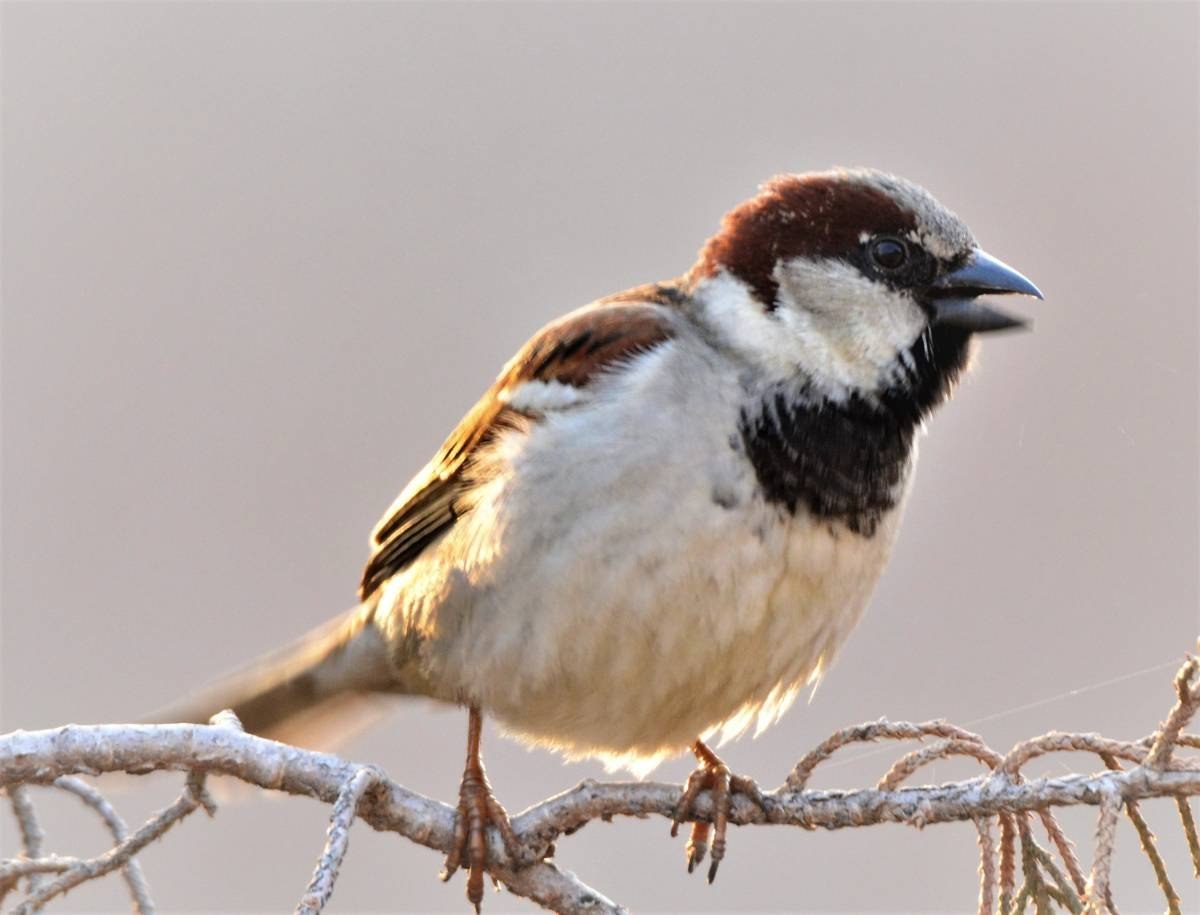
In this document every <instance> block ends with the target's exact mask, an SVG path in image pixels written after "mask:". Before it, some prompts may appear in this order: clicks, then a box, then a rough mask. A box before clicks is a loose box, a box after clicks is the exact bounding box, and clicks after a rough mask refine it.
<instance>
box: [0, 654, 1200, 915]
mask: <svg viewBox="0 0 1200 915" xmlns="http://www.w3.org/2000/svg"><path fill="white" fill-rule="evenodd" d="M1197 669H1198V665H1197V664H1196V662H1195V661H1193V660H1191V659H1189V660H1188V662H1187V663H1186V664H1185V665H1184V667H1183V669H1182V670H1181V671H1180V674H1179V676H1178V677H1177V678H1176V683H1175V685H1176V694H1177V702H1176V705H1175V707H1174V708H1173V709H1172V710H1171V712H1170V713H1169V714H1168V716H1167V718H1166V719H1165V720H1164V722H1163V724H1162V725H1160V727H1159V729H1158V730H1156V731H1155V732H1154V733H1153V734H1151V735H1150V736H1148V737H1146V738H1142V739H1141V740H1135V741H1119V740H1111V739H1108V738H1104V737H1100V736H1099V735H1094V734H1066V733H1059V732H1055V733H1052V734H1047V735H1044V736H1042V737H1037V738H1033V739H1032V740H1028V741H1024V742H1022V743H1020V744H1018V745H1017V746H1015V747H1013V748H1012V749H1011V750H1010V751H1009V752H1008V753H1007V754H999V753H997V752H995V751H994V750H992V749H991V748H989V747H987V745H986V744H985V743H984V742H983V739H982V738H981V737H979V736H978V735H976V734H972V733H971V732H969V731H964V730H962V729H961V728H957V727H955V726H953V725H949V724H947V723H945V722H926V723H924V724H910V723H905V722H897V723H892V722H887V721H877V722H871V723H869V724H864V725H859V726H856V727H853V728H847V729H845V730H843V731H839V732H838V733H837V734H834V735H833V736H832V737H830V738H829V739H828V740H826V741H825V742H824V743H822V744H821V745H820V746H818V747H817V748H816V749H815V750H813V751H812V752H811V753H809V754H808V755H807V756H805V757H804V758H803V759H802V760H801V761H800V762H799V763H798V764H797V765H796V767H795V768H794V769H793V770H792V772H791V773H790V775H789V776H788V779H787V781H786V782H785V783H784V784H783V785H782V786H780V788H779V789H778V790H776V791H774V792H768V793H766V794H765V796H764V798H763V802H762V803H761V804H759V803H756V802H752V801H750V800H749V799H747V798H743V797H741V796H740V795H739V796H735V798H734V803H733V808H732V811H731V813H730V822H732V823H735V824H742V825H746V824H754V823H772V824H777V825H791V826H798V827H802V828H805V829H813V828H824V829H843V828H850V827H862V826H869V825H874V824H878V823H901V824H906V825H911V826H916V827H918V828H920V827H925V826H930V825H933V824H936V823H943V822H949V821H972V822H974V824H975V826H976V828H977V830H978V835H979V848H980V896H979V911H980V912H981V913H986V912H993V911H999V912H1001V913H1002V915H1008V913H1011V912H1014V911H1019V910H1022V909H1024V908H1025V906H1026V905H1027V904H1028V903H1030V902H1033V903H1034V905H1035V908H1036V909H1037V910H1038V911H1039V912H1041V911H1049V910H1050V907H1052V906H1058V907H1059V908H1060V909H1062V910H1065V911H1072V912H1079V911H1088V912H1106V913H1111V912H1115V908H1114V907H1113V901H1112V888H1111V879H1110V874H1111V862H1112V856H1113V849H1114V843H1115V834H1116V829H1117V821H1118V819H1119V813H1120V811H1121V809H1125V810H1126V811H1127V812H1130V814H1131V818H1132V820H1133V822H1134V824H1135V826H1138V824H1139V822H1141V823H1142V825H1143V826H1144V821H1141V820H1140V815H1139V814H1138V813H1137V805H1136V802H1137V801H1140V800H1146V799H1151V798H1162V797H1166V798H1172V799H1174V800H1175V801H1176V802H1178V803H1179V805H1180V808H1179V809H1180V814H1181V817H1182V823H1183V827H1184V832H1185V835H1186V841H1187V842H1188V844H1189V847H1192V848H1193V852H1194V853H1195V848H1194V846H1195V844H1196V840H1195V838H1194V835H1195V833H1194V823H1193V821H1192V819H1191V814H1190V811H1189V810H1188V808H1187V804H1186V798H1188V797H1189V796H1192V795H1196V794H1200V757H1197V756H1196V755H1195V754H1188V753H1180V752H1178V751H1179V750H1180V749H1188V748H1195V747H1196V746H1197V744H1198V741H1197V738H1196V737H1195V735H1192V734H1187V733H1184V731H1185V728H1186V727H1187V726H1188V724H1189V723H1190V721H1191V719H1192V717H1193V715H1194V714H1195V712H1196V710H1197V708H1198V707H1200V686H1198V685H1197V684H1196V682H1194V681H1195V680H1196V674H1197ZM929 738H936V742H931V743H928V744H924V745H922V746H921V747H919V748H918V749H916V750H914V751H911V752H909V753H907V754H905V755H903V756H902V757H901V758H900V759H899V761H898V762H896V763H895V764H894V765H893V766H892V767H890V768H889V770H888V771H887V772H886V774H884V775H883V777H882V778H881V779H880V780H879V782H878V784H877V786H876V787H875V788H869V789H862V790H856V791H816V790H809V789H807V783H808V781H809V779H810V777H811V776H812V774H813V772H814V771H815V770H816V769H817V768H818V767H819V766H820V764H821V763H822V762H823V761H825V760H826V759H828V758H829V757H830V756H831V755H832V754H833V753H835V752H836V751H837V750H838V749H839V748H841V747H844V746H846V745H848V744H851V743H855V742H861V741H875V740H884V739H887V740H910V741H911V740H918V741H919V740H923V739H929ZM1062 751H1072V752H1080V751H1083V752H1087V753H1090V754H1093V755H1095V756H1099V757H1100V759H1101V760H1102V761H1103V762H1104V763H1105V768H1103V769H1101V770H1099V771H1095V772H1090V773H1080V774H1073V775H1066V776H1061V777H1054V778H1038V779H1026V778H1025V777H1024V776H1023V774H1022V768H1023V767H1024V766H1025V765H1026V764H1027V763H1028V762H1029V761H1030V760H1032V759H1035V758H1037V757H1039V756H1041V755H1044V754H1046V753H1052V752H1062ZM952 755H965V756H969V757H973V758H975V759H978V760H979V761H980V762H981V763H983V765H984V766H986V767H987V770H988V771H987V772H985V773H984V774H981V775H980V776H978V777H976V778H972V779H967V780H964V781H960V782H954V783H951V784H943V785H933V786H930V785H925V786H919V787H916V786H906V785H904V784H903V783H904V782H905V781H906V780H907V779H909V778H911V777H912V776H913V775H914V774H915V773H916V772H918V771H919V770H920V769H921V767H923V766H925V765H927V764H928V763H930V762H932V761H934V760H937V759H942V758H945V757H948V756H952ZM1118 759H1119V760H1124V761H1126V762H1128V763H1131V765H1129V766H1128V767H1127V768H1125V769H1121V768H1120V767H1119V766H1118V765H1117V763H1116V760H1118ZM162 770H176V771H179V772H183V773H186V774H187V785H186V787H185V789H184V792H183V794H182V795H181V796H180V798H179V799H178V800H177V801H176V802H175V804H173V805H171V807H169V808H168V809H167V810H165V811H162V812H161V813H159V814H157V815H155V817H152V818H151V820H150V821H148V822H147V823H146V824H145V825H143V826H142V827H141V828H139V829H138V830H136V831H135V832H134V833H133V834H131V835H130V834H127V830H126V829H125V827H124V824H123V823H122V822H121V820H120V818H119V816H117V815H116V813H115V811H114V810H112V808H111V806H108V805H107V802H105V801H104V800H103V798H102V797H101V796H100V795H99V793H98V792H96V790H95V789H94V788H91V786H89V785H87V784H86V783H85V782H82V781H80V780H79V779H78V778H77V776H80V775H103V774H104V773H108V772H127V773H133V774H140V773H146V772H152V771H162ZM211 773H217V774H222V775H229V776H233V777H236V778H239V779H241V780H242V781H245V782H248V783H250V784H253V785H257V786H259V787H261V788H265V789H268V790H274V791H282V792H286V793H290V794H296V795H304V796H308V797H313V798H316V799H318V800H321V801H323V802H325V803H328V804H330V805H332V807H333V810H332V815H331V819H330V825H329V829H328V832H327V837H326V843H325V848H324V850H323V852H322V854H321V856H320V858H319V860H318V862H317V866H316V868H315V870H314V872H313V875H312V878H311V880H310V882H309V884H308V887H307V889H306V890H305V891H304V894H303V896H302V898H301V902H300V904H299V905H298V907H297V912H301V913H305V915H318V913H320V912H321V911H322V909H323V907H324V905H325V904H326V902H327V901H328V899H329V898H330V896H331V894H332V893H333V891H334V887H335V883H336V880H337V874H338V869H339V867H340V865H341V862H342V860H343V859H344V856H345V854H346V850H347V845H348V836H349V832H350V828H351V824H352V822H353V821H354V820H355V819H356V818H357V819H361V820H363V821H364V822H365V823H367V824H368V825H370V826H372V827H373V828H375V829H377V830H383V831H389V832H395V833H398V834H399V835H402V836H404V837H406V838H408V839H410V840H411V841H413V842H415V843H417V844H419V845H423V846H425V847H427V848H431V849H436V850H437V851H440V852H443V853H444V852H446V851H448V850H449V849H450V847H451V844H452V842H453V841H454V816H455V811H454V808H453V807H450V806H448V805H446V804H443V803H441V802H439V801H436V800H433V799H431V798H427V797H423V796H422V795H420V794H417V793H415V792H413V791H410V790H408V789H407V788H404V787H403V786H401V785H397V784H395V783H394V782H392V781H390V780H389V779H388V778H387V776H386V775H385V774H384V773H383V772H382V771H380V770H379V769H377V768H375V767H371V766H362V765H357V764H354V763H350V762H346V761H344V760H341V759H339V758H337V757H335V756H330V755H327V754H322V753H315V752H310V751H307V750H302V749H299V748H296V747H291V746H287V745H284V744H280V743H275V742H273V741H269V740H264V739H262V738H258V737H255V736H253V735H250V734H246V733H244V732H243V731H242V730H241V728H240V725H239V724H238V722H237V720H236V718H234V717H233V716H232V714H230V713H222V714H221V715H220V716H217V717H216V718H214V720H213V722H212V723H211V724H209V725H184V724H178V725H95V726H77V725H68V726H66V727H62V728H56V729H53V730H46V731H33V732H22V731H18V732H14V733H12V734H7V735H4V736H0V787H2V788H4V789H5V790H6V792H7V793H8V794H9V797H10V799H12V800H13V801H14V806H15V807H19V808H20V809H19V810H18V817H19V818H21V817H24V819H23V820H22V822H23V823H26V824H29V823H36V818H35V817H34V815H33V807H32V802H31V801H30V792H29V790H28V788H29V786H37V785H42V786H52V787H53V786H57V788H59V789H61V790H69V791H72V792H73V793H75V794H77V795H78V796H79V797H81V799H83V800H84V801H85V802H86V803H88V805H89V806H91V807H92V808H93V809H94V810H95V811H96V812H98V813H99V814H100V815H101V816H102V817H103V818H104V820H105V822H106V823H108V825H109V827H110V830H111V831H112V834H113V838H114V842H115V844H114V847H113V848H112V849H110V850H109V851H108V852H105V853H104V854H103V855H100V856H98V857H97V858H93V859H89V860H81V859H77V858H70V857H58V856H55V855H48V854H45V853H43V852H42V850H41V847H40V845H41V840H40V839H38V838H36V837H35V838H34V839H33V841H31V836H33V835H34V834H36V829H33V830H31V829H29V828H25V829H24V833H26V835H25V840H24V842H25V847H24V849H23V854H20V855H19V856H17V857H14V858H10V859H7V860H2V861H0V892H2V890H3V888H5V887H8V888H9V889H10V890H11V889H12V888H13V887H15V886H16V884H17V881H19V880H20V879H22V878H26V879H29V878H33V877H41V878H42V880H43V882H42V883H41V884H40V885H37V886H31V887H30V889H29V895H28V896H27V898H26V899H25V900H24V901H23V902H22V903H21V905H20V906H19V907H18V909H17V910H16V911H17V912H20V913H29V912H34V911H36V910H38V909H39V908H40V907H41V906H42V905H43V904H44V903H45V902H47V901H49V900H50V899H52V898H54V897H55V896H58V895H60V894H62V893H65V892H66V891H67V890H69V889H70V888H71V887H73V886H76V885H78V884H79V883H80V882H82V881H84V880H87V879H93V878H95V877H98V876H101V875H102V874H105V873H109V872H111V871H113V870H116V869H123V870H124V873H125V875H126V879H127V881H128V882H129V883H130V889H131V894H132V897H133V899H134V910H135V911H138V912H143V913H145V912H151V911H153V907H152V903H151V902H150V900H149V895H148V891H147V890H146V889H145V881H144V879H142V877H141V874H140V871H138V870H136V869H135V865H136V862H135V861H134V855H135V854H136V852H137V851H138V850H140V849H141V848H142V847H144V846H145V844H146V843H147V842H149V841H151V840H152V839H153V838H156V837H158V836H161V835H162V834H163V833H164V832H165V831H166V830H167V829H168V828H170V827H171V826H172V825H174V824H175V823H177V822H179V821H180V820H181V819H183V818H184V817H185V816H186V815H187V814H188V813H190V812H192V811H193V810H195V809H196V807H198V806H202V807H205V808H206V809H208V810H209V811H210V812H212V809H213V808H212V802H211V799H209V798H208V796H207V794H206V792H205V791H204V787H203V777H204V776H205V775H207V774H211ZM680 795H681V789H680V787H679V786H676V785H665V784H655V783H648V782H635V783H605V784H601V783H598V782H593V781H585V782H582V783H581V784H579V785H577V786H576V787H574V788H572V789H569V790H567V791H565V792H563V793H562V794H559V795H557V796H555V797H552V798H549V799H547V800H545V801H543V802H541V803H539V804H536V805H534V806H533V807H531V808H530V809H528V810H526V811H525V812H523V813H521V814H520V815H518V816H516V817H514V818H513V820H512V825H513V828H514V830H515V832H516V834H517V836H518V838H519V840H520V845H521V851H520V853H519V854H517V855H516V856H510V855H509V853H508V851H507V850H506V848H505V845H504V843H503V842H502V841H501V839H500V837H499V836H498V835H496V834H494V833H492V834H489V836H488V855H489V859H488V860H489V862H490V864H489V868H490V870H491V871H492V873H493V875H494V876H495V877H496V878H497V879H498V880H499V881H500V882H501V883H503V884H504V885H505V886H506V887H507V888H508V889H509V890H510V891H511V892H513V893H516V894H518V895H520V896H524V897H527V898H529V899H531V900H532V901H534V902H535V903H537V904H538V905H540V906H542V907H543V908H546V909H550V910H553V911H556V912H565V913H608V915H611V913H618V912H622V911H623V909H621V907H620V906H618V905H617V904H616V903H614V902H612V901H610V900H608V899H606V898H605V897H604V896H603V895H602V894H601V893H599V892H597V891H596V890H594V889H591V888H590V887H588V886H586V885H585V884H584V883H582V882H581V881H580V880H579V879H578V878H577V877H575V876H574V875H573V874H571V873H570V872H568V871H566V870H563V869H561V868H559V867H558V866H557V865H555V864H554V863H553V862H552V861H551V860H549V858H550V857H551V856H552V854H553V848H554V843H555V842H556V841H558V840H560V839H561V838H563V837H564V836H567V835H569V834H570V833H572V832H574V831H575V830H576V829H578V828H579V827H580V826H582V825H584V824H585V823H587V822H589V821H591V820H595V819H605V820H610V819H613V818H614V817H626V816H635V817H644V816H661V817H663V818H664V819H666V820H670V819H671V818H672V817H673V815H674V813H675V810H676V807H677V805H678V803H679V799H680ZM18 799H19V800H18ZM1072 805H1091V806H1096V807H1099V808H1100V820H1099V824H1098V827H1097V832H1096V842H1097V845H1096V853H1095V856H1094V859H1093V865H1092V869H1091V874H1090V876H1089V877H1088V878H1087V879H1086V881H1085V878H1084V876H1083V870H1082V868H1081V866H1080V865H1079V862H1078V861H1077V860H1076V858H1075V854H1074V851H1073V849H1072V846H1071V843H1070V841H1069V840H1068V839H1067V838H1066V836H1065V834H1063V832H1062V830H1061V828H1060V827H1059V826H1058V824H1057V822H1056V821H1055V819H1054V816H1053V809H1054V808H1056V807H1062V806H1072ZM692 811H693V813H692V816H693V818H696V819H699V820H705V819H707V818H709V817H710V816H711V815H712V799H711V797H709V796H708V794H707V792H705V793H702V794H701V795H700V796H699V797H698V798H697V801H696V803H695V804H694V805H693V807H692ZM1032 814H1036V815H1037V819H1040V820H1041V822H1042V824H1043V825H1044V827H1045V829H1046V834H1047V836H1048V838H1049V842H1050V844H1049V847H1050V848H1051V849H1053V850H1055V851H1057V852H1058V855H1059V860H1060V862H1061V867H1060V866H1059V864H1058V863H1056V862H1055V860H1054V858H1053V857H1052V855H1051V853H1050V852H1049V851H1047V850H1046V849H1043V848H1042V847H1041V846H1040V845H1038V843H1037V841H1036V840H1035V839H1034V837H1033V832H1032V828H1031V826H1030V823H1029V820H1030V817H1031V815H1032ZM992 818H996V819H998V821H999V825H1000V841H999V842H998V843H997V842H996V841H995V840H994V839H993V837H992V832H991V820H992ZM1139 838H1140V839H1141V840H1142V841H1141V845H1142V846H1143V847H1144V848H1145V849H1146V853H1147V854H1148V855H1150V856H1151V861H1152V863H1153V865H1154V867H1155V870H1156V874H1157V876H1158V877H1159V882H1160V884H1161V885H1162V886H1163V888H1164V893H1166V894H1167V898H1168V900H1171V899H1172V897H1174V895H1175V894H1174V889H1173V887H1172V886H1171V884H1170V883H1169V881H1167V879H1166V875H1165V871H1161V865H1162V861H1161V856H1159V855H1158V854H1157V851H1155V850H1154V845H1153V841H1152V840H1148V839H1147V838H1146V836H1145V834H1144V833H1143V831H1142V829H1141V827H1139ZM1018 839H1019V844H1020V847H1021V853H1020V865H1021V871H1022V874H1023V875H1024V884H1023V886H1022V887H1021V888H1020V890H1017V889H1016V887H1015V880H1016V872H1017V852H1016V846H1017V843H1018ZM1198 857H1200V856H1198ZM1198 864H1200V862H1198ZM46 875H54V876H53V877H48V876H46ZM1176 904H1177V903H1176Z"/></svg>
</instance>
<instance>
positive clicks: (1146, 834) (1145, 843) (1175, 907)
mask: <svg viewBox="0 0 1200 915" xmlns="http://www.w3.org/2000/svg"><path fill="white" fill-rule="evenodd" d="M1101 759H1103V760H1104V764H1105V765H1106V766H1108V768H1109V769H1112V770H1113V771H1115V772H1120V771H1121V764H1120V763H1119V762H1117V761H1116V760H1115V759H1113V758H1112V757H1111V756H1109V755H1108V754H1107V753H1102V754H1101ZM1125 815H1126V816H1128V817H1129V822H1131V823H1132V824H1133V828H1134V829H1135V830H1137V834H1138V840H1139V841H1140V842H1141V845H1142V851H1143V852H1145V853H1146V857H1147V858H1149V859H1150V866H1151V867H1153V868H1154V877H1155V879H1156V880H1157V881H1158V886H1159V888H1160V889H1161V890H1162V891H1163V895H1164V896H1166V897H1167V912H1168V913H1169V915H1183V913H1182V912H1181V911H1180V909H1179V894H1178V893H1177V892H1175V887H1174V886H1173V885H1172V884H1171V878H1170V877H1168V876H1167V866H1166V864H1164V863H1163V859H1162V855H1160V854H1159V853H1158V846H1157V845H1156V844H1155V842H1154V833H1153V832H1151V831H1150V826H1149V824H1148V823H1147V822H1146V818H1145V817H1143V816H1142V811H1141V808H1139V807H1138V804H1137V801H1134V800H1128V801H1126V802H1125Z"/></svg>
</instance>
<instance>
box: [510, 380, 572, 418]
mask: <svg viewBox="0 0 1200 915" xmlns="http://www.w3.org/2000/svg"><path fill="white" fill-rule="evenodd" d="M590 399H591V398H590V396H589V395H588V392H587V390H586V389H585V388H577V387H575V386H574V385H571V384H564V383H563V382H561V381H539V380H533V381H523V382H521V383H520V384H518V385H515V386H514V387H511V388H506V389H505V390H503V391H501V392H500V400H501V401H503V402H504V403H506V404H508V405H509V406H510V407H512V408H513V409H514V410H519V411H520V412H522V413H547V412H549V411H552V410H566V409H568V408H570V407H576V406H579V405H580V404H583V403H587V401H588V400H590Z"/></svg>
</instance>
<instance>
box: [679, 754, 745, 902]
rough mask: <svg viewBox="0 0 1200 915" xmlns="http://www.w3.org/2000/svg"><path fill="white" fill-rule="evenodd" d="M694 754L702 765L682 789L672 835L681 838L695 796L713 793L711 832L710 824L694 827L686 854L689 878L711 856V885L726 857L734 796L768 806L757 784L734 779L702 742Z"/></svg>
mask: <svg viewBox="0 0 1200 915" xmlns="http://www.w3.org/2000/svg"><path fill="white" fill-rule="evenodd" d="M692 752H693V753H695V754H696V759H698V760H699V761H700V765H699V766H697V767H696V770H695V771H694V772H693V773H692V774H691V775H689V776H688V780H687V784H686V785H684V788H683V797H681V798H680V799H679V803H678V804H677V805H676V806H675V816H674V822H673V823H672V824H671V835H672V836H675V835H678V834H679V824H680V823H682V822H683V821H684V820H685V819H686V818H687V816H688V814H689V813H690V812H691V809H692V804H693V803H694V802H695V800H696V795H698V794H699V793H700V792H701V791H704V790H708V791H711V792H712V804H713V816H712V826H711V829H710V826H709V824H708V823H700V822H697V823H693V824H692V833H691V835H690V836H689V837H688V842H687V845H686V846H685V847H684V852H685V854H686V855H687V862H688V873H689V874H690V873H691V872H692V871H693V870H695V868H696V865H697V864H699V863H700V862H701V861H703V860H704V854H705V852H706V851H708V852H709V860H710V862H711V863H710V864H709V866H708V882H709V883H712V882H713V880H714V879H715V878H716V876H717V868H718V867H720V865H721V859H722V858H724V857H725V832H726V830H727V829H728V827H729V809H730V807H731V806H732V803H733V802H732V797H733V795H734V794H735V793H740V794H744V795H746V796H747V797H748V798H750V799H751V800H752V801H754V802H755V803H756V804H758V805H759V806H760V807H764V809H765V805H764V801H763V795H762V792H761V791H760V790H759V788H758V785H756V784H755V783H754V780H753V779H750V778H743V777H742V776H740V775H732V774H731V773H730V771H729V767H728V766H727V765H725V763H724V762H722V761H721V758H720V757H719V756H717V754H716V753H714V752H713V751H712V750H710V749H709V748H708V746H707V745H706V744H705V743H704V742H703V741H701V740H697V741H696V742H695V743H694V744H692ZM710 831H711V832H712V841H711V842H710V841H709V832H710Z"/></svg>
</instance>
